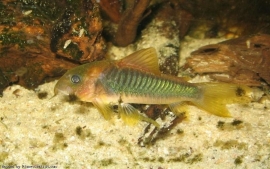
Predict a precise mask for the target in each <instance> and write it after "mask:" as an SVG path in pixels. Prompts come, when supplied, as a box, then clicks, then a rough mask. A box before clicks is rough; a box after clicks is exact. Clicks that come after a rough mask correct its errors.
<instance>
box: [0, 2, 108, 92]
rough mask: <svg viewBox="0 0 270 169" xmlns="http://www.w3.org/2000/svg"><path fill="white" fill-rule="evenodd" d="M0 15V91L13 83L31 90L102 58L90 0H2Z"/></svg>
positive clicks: (94, 9)
mask: <svg viewBox="0 0 270 169" xmlns="http://www.w3.org/2000/svg"><path fill="white" fill-rule="evenodd" d="M0 15H1V16H0V17H1V19H0V93H2V90H3V89H4V88H5V87H7V86H8V85H10V84H14V83H16V84H20V85H22V86H24V87H26V88H30V89H33V88H35V87H37V86H38V85H39V84H41V83H43V82H45V81H47V80H48V78H54V77H58V76H61V75H62V74H64V73H65V71H66V70H68V69H70V68H72V67H74V66H76V65H79V64H80V63H84V62H90V61H93V60H96V59H101V58H102V57H103V56H104V49H105V43H104V40H103V38H102V37H101V30H102V24H101V18H100V15H99V8H98V4H97V3H96V1H95V0H78V1H51V0H35V1H30V0H29V1H17V2H16V3H14V2H13V1H10V0H4V1H2V2H0Z"/></svg>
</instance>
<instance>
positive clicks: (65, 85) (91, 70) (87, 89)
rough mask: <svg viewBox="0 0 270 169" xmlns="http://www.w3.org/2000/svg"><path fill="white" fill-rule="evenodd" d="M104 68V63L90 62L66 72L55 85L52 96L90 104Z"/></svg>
mask: <svg viewBox="0 0 270 169" xmlns="http://www.w3.org/2000/svg"><path fill="white" fill-rule="evenodd" d="M105 66H106V62H102V61H101V62H92V63H88V64H84V65H81V66H78V67H75V68H73V69H71V70H69V71H67V72H66V73H65V74H64V75H63V76H62V77H61V78H60V79H59V80H58V82H57V83H56V85H55V87H54V95H57V94H58V93H61V94H64V95H69V96H75V97H76V98H78V99H79V100H81V101H89V102H91V100H92V99H93V98H94V97H95V94H96V83H97V80H98V78H99V76H100V74H101V72H102V70H103V69H104V68H105Z"/></svg>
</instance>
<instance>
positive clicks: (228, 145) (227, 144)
mask: <svg viewBox="0 0 270 169" xmlns="http://www.w3.org/2000/svg"><path fill="white" fill-rule="evenodd" d="M214 146H215V147H220V148H221V149H222V150H224V149H227V150H228V149H232V148H236V149H238V150H244V149H247V144H246V143H242V142H238V141H237V140H228V141H222V140H217V141H216V142H215V143H214Z"/></svg>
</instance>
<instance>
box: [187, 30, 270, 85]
mask: <svg viewBox="0 0 270 169" xmlns="http://www.w3.org/2000/svg"><path fill="white" fill-rule="evenodd" d="M188 68H191V69H192V71H194V72H195V73H199V74H209V75H210V77H212V78H213V79H216V80H219V81H224V82H232V83H239V84H246V85H249V86H260V85H261V83H262V82H266V83H267V84H270V35H267V34H261V35H254V36H248V37H241V38H237V39H232V40H227V41H224V42H221V43H218V44H212V45H207V46H204V47H201V48H199V49H198V50H196V51H194V52H192V53H191V56H190V57H189V58H188V59H187V63H186V65H185V66H184V69H188Z"/></svg>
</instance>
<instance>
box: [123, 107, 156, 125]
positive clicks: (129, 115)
mask: <svg viewBox="0 0 270 169" xmlns="http://www.w3.org/2000/svg"><path fill="white" fill-rule="evenodd" d="M118 110H119V114H120V116H121V118H122V119H123V121H124V122H125V123H126V124H128V125H135V124H137V123H138V122H139V121H140V120H142V121H146V122H149V123H152V124H153V125H155V126H156V127H159V124H158V123H157V122H156V121H154V120H152V119H150V118H148V117H145V116H143V115H142V114H140V113H139V111H138V110H137V109H135V108H134V107H133V106H132V105H130V104H127V103H119V106H118Z"/></svg>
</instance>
